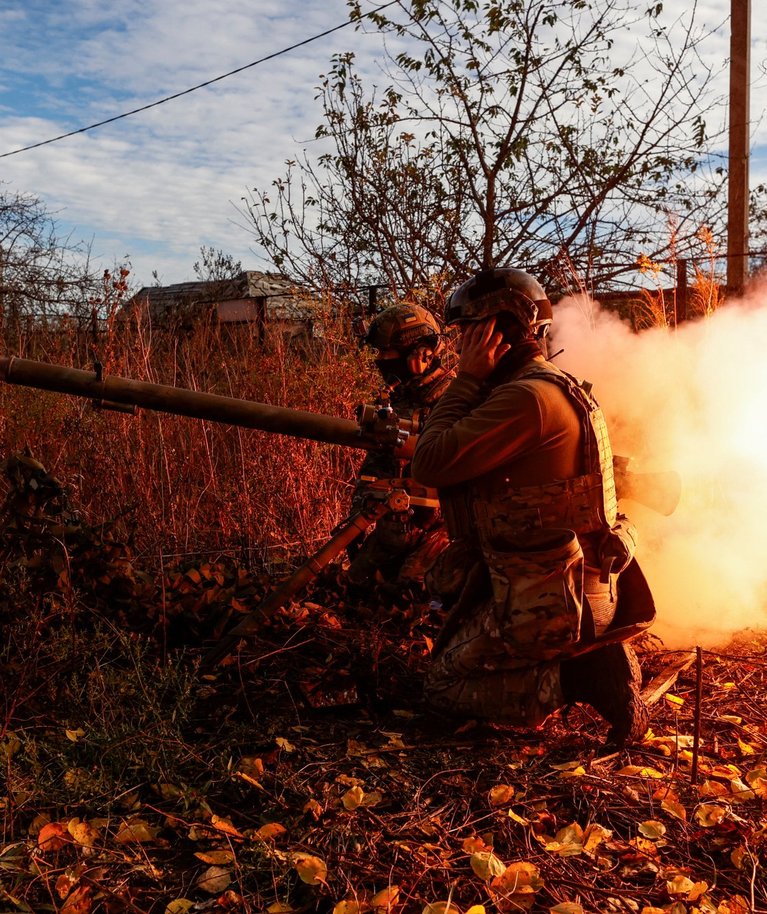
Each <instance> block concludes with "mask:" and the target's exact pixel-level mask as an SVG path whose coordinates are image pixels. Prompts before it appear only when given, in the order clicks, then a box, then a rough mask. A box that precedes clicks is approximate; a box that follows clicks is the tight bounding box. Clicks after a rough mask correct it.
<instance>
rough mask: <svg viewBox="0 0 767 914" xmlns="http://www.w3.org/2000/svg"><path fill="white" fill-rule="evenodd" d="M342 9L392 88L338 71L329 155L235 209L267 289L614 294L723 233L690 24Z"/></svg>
mask: <svg viewBox="0 0 767 914" xmlns="http://www.w3.org/2000/svg"><path fill="white" fill-rule="evenodd" d="M350 7H351V10H352V16H353V18H355V19H356V20H357V21H358V22H359V23H360V26H362V25H363V24H364V23H369V22H370V20H373V22H374V24H375V27H376V28H377V29H378V30H380V31H381V32H383V33H384V34H385V35H386V36H387V46H391V47H393V48H396V50H392V51H390V52H388V57H387V61H388V63H387V70H386V75H387V78H388V80H389V82H390V85H389V86H388V87H386V88H385V89H384V90H383V91H380V90H378V89H376V88H375V87H372V88H367V87H366V84H365V81H364V80H363V78H362V77H361V76H360V74H359V73H358V72H357V70H356V68H355V59H354V55H353V54H351V53H347V54H341V55H338V56H336V57H335V58H334V59H333V63H332V67H331V69H330V71H329V73H328V74H327V75H326V76H324V77H322V82H321V85H320V87H319V96H318V97H319V100H320V103H321V105H322V114H323V122H322V124H321V126H320V127H319V128H318V130H317V138H318V140H319V141H321V142H325V143H326V144H328V145H329V149H330V151H328V152H325V153H324V154H322V155H320V156H319V157H316V158H312V157H311V156H310V155H309V154H308V153H305V154H304V156H303V157H302V158H301V159H300V161H292V162H289V163H288V168H287V173H286V175H285V176H284V177H283V178H281V179H279V180H277V181H275V182H274V183H273V185H272V188H271V189H269V190H259V189H254V190H253V191H252V192H251V194H250V196H249V197H248V199H247V201H246V204H247V210H246V212H247V213H248V216H249V226H250V228H251V230H252V232H253V234H254V236H255V239H256V241H257V242H258V244H259V245H260V246H261V247H262V248H263V249H264V250H265V252H266V254H267V255H268V257H269V258H270V259H271V260H272V261H273V262H274V263H275V264H276V265H277V266H278V267H279V268H280V269H285V270H287V271H289V272H291V273H292V274H294V275H296V276H299V277H301V278H302V279H304V280H306V281H310V282H324V283H331V284H336V285H338V284H341V283H348V284H359V283H364V282H371V281H375V282H380V281H381V279H383V280H384V281H385V282H387V283H388V284H389V285H390V286H391V288H392V289H396V288H399V289H403V288H405V289H408V288H413V287H414V286H419V287H420V286H424V285H432V286H434V287H435V288H438V289H444V288H445V287H447V286H448V285H449V284H451V283H452V282H453V281H454V280H455V278H456V277H459V276H461V275H463V274H465V272H466V271H467V270H470V269H473V268H475V267H480V266H485V267H486V266H491V265H493V264H508V263H514V264H522V265H525V266H526V267H527V268H528V269H531V270H532V271H534V272H536V273H538V274H540V275H542V276H545V277H548V278H549V280H550V281H551V280H552V279H553V280H555V281H556V280H559V281H560V282H564V281H565V279H564V277H565V276H566V275H570V274H572V273H575V274H577V275H578V276H579V277H580V279H581V280H582V281H584V282H586V283H587V284H588V285H591V284H594V285H596V284H605V283H611V284H615V283H617V282H619V280H620V277H621V276H622V275H623V274H625V273H626V272H627V271H629V270H633V269H634V267H633V264H634V263H635V262H636V258H637V256H638V254H639V253H644V254H646V255H648V256H649V257H651V258H652V259H654V260H660V259H663V258H664V257H667V256H669V255H671V254H672V253H674V254H676V255H679V254H680V253H683V252H685V253H686V252H692V251H694V250H696V245H699V244H700V242H699V241H698V230H699V228H700V226H701V224H702V223H706V224H708V225H709V226H711V225H713V224H715V223H716V220H718V219H720V218H721V214H722V208H723V201H722V195H721V192H720V191H721V185H722V181H723V178H722V175H721V169H719V170H718V171H719V173H717V169H716V168H715V167H713V166H714V165H715V163H713V164H712V162H713V160H712V157H711V155H710V153H709V149H708V141H709V138H708V136H707V130H706V121H705V117H706V113H707V111H709V110H710V107H711V105H713V100H712V99H711V98H710V96H709V94H708V90H709V84H710V81H711V75H712V74H711V73H710V72H709V70H708V69H707V68H706V66H705V64H704V62H703V60H702V58H701V55H700V46H701V42H702V41H703V40H704V38H705V37H706V36H705V35H704V34H703V33H702V32H700V31H698V30H696V28H695V27H694V13H695V8H694V4H692V5H691V6H690V8H689V9H688V10H687V11H686V14H685V16H686V18H683V19H679V20H676V21H674V22H670V23H665V22H664V21H662V16H663V9H662V4H661V3H651V4H650V5H648V6H646V7H644V8H638V7H637V6H636V4H635V3H632V2H630V0H489V2H487V3H484V4H480V3H479V2H477V0H410V2H407V0H399V2H398V3H396V4H395V6H394V7H393V8H392V7H389V8H387V11H386V13H385V14H384V13H383V12H379V13H377V14H367V15H365V14H364V12H363V10H362V7H361V0H350ZM392 9H393V10H394V11H395V12H394V13H392ZM366 27H369V26H366Z"/></svg>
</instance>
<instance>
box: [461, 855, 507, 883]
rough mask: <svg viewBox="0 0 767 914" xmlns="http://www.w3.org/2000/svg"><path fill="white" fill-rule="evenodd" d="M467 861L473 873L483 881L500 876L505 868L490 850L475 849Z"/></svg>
mask: <svg viewBox="0 0 767 914" xmlns="http://www.w3.org/2000/svg"><path fill="white" fill-rule="evenodd" d="M469 863H470V865H471V868H472V870H473V871H474V873H475V874H476V875H477V876H479V878H480V879H483V880H484V881H485V882H487V881H488V880H489V879H493V878H494V877H495V876H500V875H501V873H503V872H504V871H505V870H506V864H505V863H504V862H503V861H502V860H499V859H498V857H496V856H495V854H494V853H493V852H492V851H475V852H474V853H473V854H472V855H471V857H470V858H469Z"/></svg>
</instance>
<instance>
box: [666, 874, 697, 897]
mask: <svg viewBox="0 0 767 914" xmlns="http://www.w3.org/2000/svg"><path fill="white" fill-rule="evenodd" d="M694 888H695V883H694V882H693V881H692V879H688V878H687V876H682V875H677V876H674V878H673V879H667V880H666V891H667V892H668V894H669V895H687V894H688V893H689V892H691V891H692V890H693V889H694Z"/></svg>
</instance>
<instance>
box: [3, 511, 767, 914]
mask: <svg viewBox="0 0 767 914" xmlns="http://www.w3.org/2000/svg"><path fill="white" fill-rule="evenodd" d="M70 526H72V525H70ZM75 526H77V525H75ZM7 529H8V528H7V527H6V530H7ZM33 532H34V536H32V533H30V532H29V530H27V531H26V533H24V539H23V543H22V545H21V547H19V546H18V543H17V544H15V545H16V548H15V551H14V548H13V547H14V542H13V540H12V538H11V537H10V535H9V534H7V533H6V536H5V540H4V543H3V549H4V562H5V564H4V570H5V572H6V574H5V575H4V583H3V586H2V593H0V612H1V613H2V617H3V624H4V626H5V631H6V644H5V647H4V650H3V654H2V665H3V677H2V691H3V699H4V708H5V727H4V730H3V733H2V739H1V740H0V760H2V762H3V768H4V772H5V775H6V780H7V791H6V795H5V798H4V799H3V801H2V803H3V835H2V843H1V844H0V896H1V897H2V899H3V910H4V911H6V910H7V911H9V912H10V911H22V912H24V911H31V912H38V911H46V910H47V911H61V912H66V914H91V912H97V911H105V912H120V911H126V912H128V911H130V912H143V914H149V912H151V914H156V912H159V914H187V912H197V911H200V912H203V911H214V912H215V911H244V912H268V914H303V912H313V911H317V912H323V914H326V912H333V914H390V912H391V914H398V912H403V914H405V912H408V914H409V912H416V914H492V912H499V914H511V912H519V911H532V912H552V914H579V912H611V911H616V912H634V914H656V912H659V911H663V912H666V914H698V912H700V914H746V912H748V911H755V912H756V911H759V910H762V911H764V910H767V879H765V878H764V873H763V867H764V860H765V857H766V856H767V854H766V853H765V850H766V848H767V805H766V804H765V801H766V800H767V757H766V755H765V747H766V746H767V681H766V675H767V672H766V671H767V663H766V662H765V646H767V639H766V638H765V635H764V634H763V633H758V632H745V633H741V634H740V635H739V636H738V638H737V639H736V640H734V641H733V642H732V643H731V644H729V645H727V646H722V648H721V649H720V650H718V651H714V652H708V653H707V655H706V663H705V664H704V666H703V702H702V706H701V709H700V725H701V742H700V749H699V752H698V755H697V759H696V761H697V771H698V778H697V783H692V777H691V773H692V768H693V762H694V745H693V733H694V725H695V710H696V709H695V705H696V701H695V686H696V683H695V673H694V670H690V669H687V670H684V671H683V672H682V673H680V675H679V677H678V679H677V681H676V683H675V684H674V696H673V697H674V698H675V699H677V700H674V701H668V700H665V699H664V700H662V701H659V702H657V703H656V704H655V705H654V707H653V713H652V730H651V731H649V732H648V734H647V736H646V738H645V739H644V741H643V742H642V744H640V745H638V746H636V747H632V748H631V749H627V750H625V751H622V752H619V753H617V752H611V751H609V750H607V749H605V748H604V746H603V740H604V734H605V731H606V729H607V728H606V725H604V724H603V722H602V721H601V719H599V718H598V716H597V715H596V714H595V713H593V712H591V711H590V709H588V708H581V707H578V708H576V709H573V710H572V711H571V712H570V714H569V716H568V726H565V724H564V723H563V721H562V719H561V717H560V716H558V715H555V716H554V717H552V718H550V719H549V721H547V723H546V724H545V726H544V727H543V728H542V729H540V730H537V731H532V730H521V729H515V728H510V727H503V726H492V725H475V726H471V725H469V726H459V725H458V724H456V723H454V722H448V721H445V720H435V719H434V718H433V717H430V716H429V715H427V714H426V713H425V710H424V708H423V706H422V703H421V700H420V682H421V681H422V677H423V672H424V669H425V667H426V664H427V663H428V657H429V648H430V645H431V644H432V643H433V639H434V637H435V635H436V633H437V631H438V628H439V624H440V621H441V619H440V616H439V612H438V610H437V609H435V608H434V607H433V606H431V605H430V604H429V603H428V601H426V600H425V598H424V595H423V594H421V593H418V592H412V593H404V594H397V595H391V594H387V593H386V592H385V591H384V590H383V589H381V588H377V589H372V590H371V592H370V594H369V597H366V599H365V600H364V601H361V600H355V601H352V600H350V599H349V598H348V595H347V594H346V593H345V591H344V589H343V587H342V586H341V585H340V583H339V582H338V581H337V580H336V578H335V576H334V575H333V574H328V575H326V576H325V577H324V578H323V579H322V580H321V581H319V582H318V583H317V584H316V585H315V586H313V587H312V588H310V589H309V590H308V591H307V593H306V594H305V595H304V597H303V598H302V599H299V600H295V601H294V602H292V603H290V604H289V605H288V606H286V607H285V608H284V609H282V610H281V611H279V612H278V613H275V614H273V615H272V616H271V617H270V618H269V619H268V620H266V621H265V622H264V624H263V625H262V626H261V627H260V628H259V630H258V631H257V632H256V634H255V637H254V638H253V639H251V640H249V641H248V642H247V643H244V644H242V645H240V646H239V648H238V651H237V653H236V654H235V655H234V656H233V657H231V658H229V659H228V660H227V661H226V662H225V663H223V664H222V665H220V666H219V667H218V668H216V669H215V670H212V671H208V672H206V673H204V674H202V675H200V674H199V670H198V668H197V663H198V660H199V658H200V657H201V656H202V654H203V653H204V650H205V648H206V646H208V645H210V644H211V643H212V642H213V641H215V639H216V638H217V637H218V636H219V635H220V633H221V632H222V631H223V630H225V629H226V628H227V627H229V626H230V625H232V624H233V623H234V622H235V621H236V620H237V619H238V618H240V617H241V615H242V613H243V612H246V611H250V610H252V609H253V608H255V607H256V606H257V605H258V602H259V601H260V599H262V597H263V595H264V594H265V593H267V592H268V590H269V587H270V582H269V581H268V580H267V579H265V578H263V577H258V576H256V575H253V574H252V573H250V572H248V571H246V570H244V569H241V568H238V567H236V566H234V565H232V564H228V563H225V562H223V561H222V562H213V563H210V562H206V563H198V564H196V565H190V566H188V567H180V568H175V569H165V570H164V572H163V577H162V579H158V577H157V575H156V574H154V575H150V574H149V572H146V571H145V570H139V568H138V567H137V566H138V563H137V560H136V559H135V557H133V556H131V555H130V554H129V550H127V548H123V547H122V546H120V544H115V543H107V545H106V546H105V545H104V542H103V538H102V539H99V535H100V534H99V532H97V531H93V530H90V529H88V528H87V526H86V525H84V524H80V525H79V527H77V542H78V543H79V546H78V548H77V549H74V548H73V550H72V553H71V554H70V555H69V565H68V569H67V570H68V574H67V575H66V576H65V577H64V578H62V566H61V564H60V563H59V562H58V561H57V562H56V563H55V567H54V568H53V570H48V569H46V567H45V562H44V561H37V560H36V557H37V558H39V557H40V555H42V548H43V546H44V545H45V535H46V530H45V524H44V523H42V524H38V527H37V528H36V529H35V530H34V531H33ZM56 538H57V541H58V542H59V543H60V542H61V531H60V530H57V531H56ZM65 545H66V544H65ZM107 546H108V548H107ZM102 547H103V548H102ZM78 550H79V551H78ZM32 560H35V561H32ZM30 561H32V567H31V569H30V568H29V567H28V566H29V563H30ZM112 561H116V562H117V563H118V565H119V582H120V585H119V599H115V591H114V589H113V585H114V582H115V580H116V575H115V574H114V573H113V572H112V571H110V567H111V566H110V562H112ZM14 563H15V565H14ZM25 563H26V564H25ZM9 569H10V572H11V573H9ZM160 594H164V596H163V599H162V601H160V599H159V595H160ZM150 604H151V608H150ZM638 649H639V653H640V657H641V660H642V666H643V672H644V676H645V681H646V682H647V681H649V680H650V679H651V678H652V677H654V676H655V675H656V673H658V672H659V671H660V670H662V669H663V667H664V665H665V664H666V663H667V662H668V660H669V658H670V652H668V651H666V650H665V649H664V647H663V645H662V644H660V643H659V642H658V641H657V640H656V639H654V638H652V637H645V638H644V639H643V640H642V641H640V643H639V644H638ZM169 671H170V672H169ZM171 673H172V674H173V675H172V676H171V675H170V674H171Z"/></svg>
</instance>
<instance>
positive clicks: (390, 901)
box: [370, 885, 399, 911]
mask: <svg viewBox="0 0 767 914" xmlns="http://www.w3.org/2000/svg"><path fill="white" fill-rule="evenodd" d="M398 901H399V886H398V885H389V886H387V887H386V888H385V889H381V891H380V892H376V893H375V895H374V896H373V897H372V898H371V899H370V907H371V908H376V909H381V908H385V909H386V910H387V911H388V910H391V908H393V907H394V905H395V904H397V902H398Z"/></svg>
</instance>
